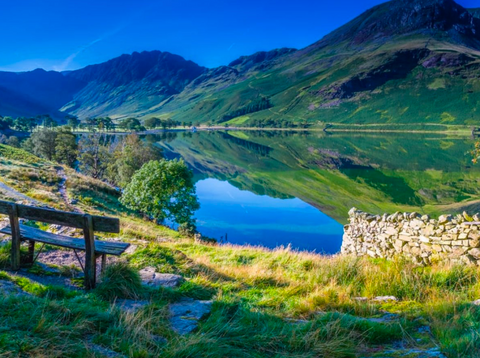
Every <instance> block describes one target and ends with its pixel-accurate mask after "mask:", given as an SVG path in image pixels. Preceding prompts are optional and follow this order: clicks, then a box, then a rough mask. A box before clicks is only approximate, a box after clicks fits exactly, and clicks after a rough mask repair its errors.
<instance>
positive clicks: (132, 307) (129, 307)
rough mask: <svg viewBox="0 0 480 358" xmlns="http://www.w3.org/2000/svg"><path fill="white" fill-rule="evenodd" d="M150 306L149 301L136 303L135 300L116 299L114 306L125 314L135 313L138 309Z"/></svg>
mask: <svg viewBox="0 0 480 358" xmlns="http://www.w3.org/2000/svg"><path fill="white" fill-rule="evenodd" d="M148 304H150V302H149V301H142V300H140V301H136V300H129V299H118V300H116V301H115V306H117V307H118V308H120V309H121V310H124V311H126V312H130V313H135V312H137V311H138V310H139V309H141V308H143V307H145V306H147V305H148Z"/></svg>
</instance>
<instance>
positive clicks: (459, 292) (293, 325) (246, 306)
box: [0, 134, 480, 358]
mask: <svg viewBox="0 0 480 358" xmlns="http://www.w3.org/2000/svg"><path fill="white" fill-rule="evenodd" d="M253 137H255V136H254V135H253V134H252V136H249V138H248V139H250V140H258V142H260V143H265V141H264V140H263V139H262V138H256V137H255V138H253ZM243 139H245V138H243ZM299 140H300V141H302V142H305V143H304V144H303V146H307V147H310V146H312V145H311V144H310V139H309V137H300V138H299ZM392 143H393V144H392ZM395 143H396V142H395V141H393V142H391V143H390V142H389V140H388V139H383V140H382V141H380V142H379V143H376V142H375V143H373V144H372V143H371V142H362V141H361V140H359V141H357V142H356V143H355V145H356V151H357V153H362V152H364V151H365V152H366V151H369V152H370V151H371V152H374V151H373V150H371V146H372V145H373V146H378V148H377V150H378V149H379V148H380V146H382V145H385V146H386V147H390V146H392V145H394V144H395ZM452 143H454V145H453V146H452V145H451V144H450V139H448V138H447V139H443V140H442V143H440V144H439V145H442V146H446V147H448V150H449V151H450V152H451V151H459V152H460V151H462V150H463V149H462V148H463V147H462V146H460V148H457V146H458V144H457V142H456V141H452ZM327 144H329V146H330V147H331V148H332V151H333V150H336V147H334V146H333V144H335V142H334V141H330V142H327ZM342 144H343V142H342V141H340V142H339V143H337V147H341V145H342ZM427 144H429V145H431V143H427ZM312 147H313V146H312ZM402 147H405V148H406V149H408V150H409V151H415V150H416V149H415V146H414V144H412V143H409V142H408V143H407V142H405V143H403V145H402V146H398V145H397V146H395V148H397V149H398V148H402ZM275 148H276V149H277V147H275ZM313 148H317V147H313ZM207 150H208V148H207ZM249 150H254V149H249ZM288 150H289V152H288V153H290V155H291V156H292V157H293V159H292V158H291V157H289V156H284V157H277V158H278V161H277V162H278V163H280V162H281V163H288V164H289V165H291V163H293V162H295V161H296V160H297V161H298V160H300V161H301V162H304V163H309V162H310V159H309V158H302V157H297V156H298V154H297V153H299V152H300V150H294V147H293V146H291V147H289V148H288ZM278 152H279V150H275V151H274V152H273V153H274V154H273V155H276V156H278V155H280V154H278ZM312 153H313V154H311V155H312V156H313V155H316V154H315V152H314V151H312ZM439 153H442V152H439ZM319 154H322V153H319ZM385 155H388V152H387V153H386V154H385V152H384V155H383V157H385ZM396 155H397V156H398V155H399V154H398V153H397V154H396ZM248 158H249V157H248V156H246V157H245V158H244V159H243V160H246V161H247V160H248ZM375 160H376V159H375ZM435 160H437V158H434V159H433V160H432V161H431V162H430V163H429V166H428V167H429V168H431V170H430V171H427V172H425V173H424V174H422V175H420V174H416V175H415V176H412V177H411V178H410V177H409V176H408V175H407V174H408V173H404V172H401V171H399V170H396V171H397V172H399V173H400V174H401V175H404V177H405V178H406V179H405V181H406V182H407V183H408V184H409V185H413V184H410V183H409V182H408V180H411V181H414V182H415V183H416V185H418V186H419V187H421V188H426V187H428V185H427V183H429V180H430V182H431V180H432V178H433V179H435V180H436V182H440V181H442V182H443V181H445V180H446V179H448V180H447V181H455V180H458V178H456V177H455V173H452V174H444V173H443V172H442V171H438V170H434V169H435V168H436V166H435ZM376 161H377V162H378V163H382V162H381V160H376ZM11 163H12V167H15V168H17V167H19V168H21V167H22V165H23V166H26V167H25V168H28V173H30V171H31V170H33V168H32V167H31V166H30V165H27V164H25V163H23V164H22V163H20V162H17V161H11ZM232 163H233V164H235V165H236V164H238V163H241V162H240V161H239V160H237V161H235V160H233V161H232ZM397 164H398V163H397V162H395V161H393V162H389V167H388V168H389V169H388V170H387V169H383V170H382V174H383V175H386V176H388V175H392V173H390V172H389V170H391V171H394V170H395V165H397ZM4 165H5V168H4V170H7V165H6V164H4ZM282 165H283V164H282ZM415 165H419V166H421V165H424V163H422V162H421V160H419V161H418V162H417V163H416V164H415ZM452 165H453V164H452ZM0 169H1V168H0ZM279 169H282V167H281V166H280V167H279ZM447 169H448V168H445V170H446V171H447ZM38 170H40V169H38ZM282 171H283V172H284V173H286V174H282V175H283V177H282V178H283V180H284V181H285V183H291V181H289V180H285V178H290V179H292V178H293V179H295V180H297V181H296V182H298V183H300V182H301V178H304V176H302V175H300V173H299V171H297V170H282ZM260 172H261V171H260ZM279 172H280V171H279ZM312 172H313V174H312ZM34 173H35V175H25V178H24V179H22V180H23V185H33V183H36V182H39V183H42V185H45V186H48V185H47V183H48V180H46V179H38V178H39V173H40V172H38V171H34ZM309 173H310V174H309V175H312V178H314V179H315V180H316V181H315V182H316V183H318V182H321V180H323V179H322V176H319V174H318V173H320V174H321V175H323V178H327V172H326V171H325V172H321V171H317V172H314V171H309ZM337 174H338V173H337ZM337 174H335V175H333V178H332V179H331V180H330V181H327V180H326V179H325V182H326V183H334V182H337V183H338V178H339V175H337ZM350 174H352V173H350ZM275 175H277V176H278V173H277V174H276V173H272V177H273V176H275ZM297 176H298V177H297ZM350 176H351V177H353V175H350ZM40 177H41V175H40ZM263 177H264V178H268V177H269V176H268V173H265V172H264V176H263ZM45 178H48V176H46V177H45ZM348 178H349V177H348V175H345V180H347V179H348ZM362 178H363V179H362V180H367V179H368V178H366V177H365V176H364V177H362ZM84 179H85V178H83V177H82V176H80V175H78V174H75V173H69V180H68V181H67V188H68V190H69V195H71V196H72V197H75V198H78V197H79V196H82V197H90V198H91V203H92V205H87V204H85V203H84V202H83V201H80V202H79V204H78V207H79V208H82V209H83V210H86V211H88V212H92V213H96V214H106V215H115V216H118V217H120V218H121V222H122V227H121V230H122V232H121V238H122V239H124V240H127V241H131V242H133V243H134V244H135V245H137V246H138V248H137V250H136V251H135V252H134V253H132V254H129V255H124V259H125V260H126V261H125V262H119V263H116V264H114V265H112V266H109V267H107V269H106V271H105V273H104V276H103V278H102V283H101V284H99V285H98V287H97V289H96V290H94V291H92V292H89V293H86V292H84V291H71V290H68V289H66V288H63V287H58V286H52V285H43V284H40V283H37V282H34V281H31V280H29V279H27V278H24V277H21V276H17V275H12V274H11V273H9V272H8V271H0V280H7V281H11V282H14V283H15V284H16V285H18V286H19V287H20V288H21V289H22V290H24V291H25V292H27V293H29V294H30V295H29V296H14V295H10V294H3V293H1V292H0V307H2V309H1V310H0V355H2V356H6V357H10V356H11V357H17V356H25V357H28V356H35V357H65V356H68V357H101V356H102V354H100V353H98V351H97V350H96V349H95V347H96V346H101V347H104V348H106V349H109V350H113V351H115V352H118V353H121V354H124V355H126V356H129V357H166V358H177V357H178V358H180V357H182V358H186V357H210V358H217V357H218V358H223V357H225V356H230V357H247V358H260V357H307V358H310V357H312V358H313V357H359V356H369V357H374V356H376V355H379V354H380V356H383V357H385V356H387V355H386V354H384V352H385V351H387V350H389V349H392V347H394V346H395V342H398V341H402V342H404V343H405V344H406V345H408V346H411V347H416V348H424V347H434V346H436V345H438V346H439V347H440V348H441V350H442V352H443V353H444V354H446V355H447V357H449V358H451V357H467V358H469V357H471V358H473V357H478V356H479V355H480V336H479V335H478V333H477V332H478V330H479V329H480V323H479V322H480V307H477V306H475V305H472V304H471V302H472V301H474V300H476V299H478V298H480V268H477V267H466V266H448V265H434V266H432V267H417V266H414V265H413V264H411V263H409V262H407V261H404V260H402V259H400V258H399V259H397V260H394V261H385V260H372V259H366V258H354V257H345V256H321V255H316V254H312V253H306V252H295V251H291V250H289V249H285V248H283V249H277V250H265V249H262V248H257V247H247V246H245V247H240V246H233V245H222V246H218V245H207V244H202V243H199V242H195V241H194V240H192V239H188V238H185V237H182V236H181V235H180V234H179V233H178V232H175V231H173V230H170V229H169V228H167V227H162V226H157V225H155V224H154V223H152V222H150V221H147V220H144V219H143V218H141V217H139V216H138V215H135V214H134V213H131V212H128V211H127V210H125V209H124V208H122V207H121V205H120V204H119V203H118V193H117V192H116V191H115V190H114V189H112V188H110V187H109V186H108V185H106V184H103V183H101V182H99V181H96V180H92V179H85V180H84ZM293 179H292V180H293ZM463 179H467V178H463ZM52 182H53V183H55V180H53V181H52ZM29 183H32V184H29ZM347 183H348V181H347ZM462 183H463V184H462V185H464V186H467V184H468V183H465V181H463V182H462ZM473 183H474V182H472V185H473ZM397 184H398V183H397ZM285 185H286V184H285ZM442 185H443V184H442ZM468 185H469V184H468ZM307 188H308V186H305V189H307ZM331 188H334V187H332V186H331ZM300 189H302V188H300ZM297 190H298V188H297ZM357 190H362V189H357ZM399 200H403V197H400V198H399ZM8 261H9V247H8V245H7V246H3V247H0V267H1V268H5V266H7V265H8ZM147 266H149V267H154V268H155V270H156V271H158V272H163V273H175V274H179V275H182V276H183V277H184V278H185V281H184V282H183V283H182V284H181V285H180V286H179V287H177V288H171V289H170V288H169V289H163V288H160V289H152V288H144V287H142V286H141V285H140V281H139V277H138V270H140V269H142V268H145V267H147ZM390 295H393V296H395V297H397V298H398V301H392V302H383V303H382V302H374V301H371V300H367V301H365V302H364V301H359V300H357V299H356V298H357V297H367V298H369V299H371V298H374V297H377V296H390ZM187 297H188V298H193V299H200V300H213V302H214V304H213V310H212V312H211V314H210V316H208V317H207V318H205V319H204V320H202V321H201V322H200V325H199V328H198V330H197V331H195V332H194V333H192V334H190V335H187V336H179V335H178V334H177V333H175V332H174V331H173V330H172V327H171V326H170V323H169V320H168V316H169V309H168V305H169V304H171V303H174V302H177V301H179V300H181V299H183V298H187ZM120 298H129V299H142V300H146V301H147V302H150V304H148V305H147V306H145V307H143V308H141V309H140V310H138V311H136V312H125V311H122V310H120V309H118V308H117V307H116V306H115V304H114V302H115V301H116V300H117V299H120ZM385 312H390V313H395V314H398V319H396V320H393V321H391V322H376V321H372V320H371V318H379V317H382V315H383V314H384V313H385ZM426 325H427V326H429V327H430V328H431V331H432V336H431V337H430V336H428V335H427V336H425V335H423V336H422V335H420V334H419V333H418V329H419V328H420V327H422V326H426ZM165 339H166V340H165ZM93 345H96V346H93Z"/></svg>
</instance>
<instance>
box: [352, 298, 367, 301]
mask: <svg viewBox="0 0 480 358" xmlns="http://www.w3.org/2000/svg"><path fill="white" fill-rule="evenodd" d="M352 300H354V301H358V302H367V301H368V298H367V297H352Z"/></svg>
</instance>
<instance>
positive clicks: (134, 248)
mask: <svg viewBox="0 0 480 358" xmlns="http://www.w3.org/2000/svg"><path fill="white" fill-rule="evenodd" d="M137 247H138V246H137V245H134V244H130V246H129V247H128V248H127V249H126V250H125V252H124V253H125V254H127V255H131V254H133V253H134V252H135V251H137Z"/></svg>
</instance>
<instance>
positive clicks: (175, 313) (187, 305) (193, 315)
mask: <svg viewBox="0 0 480 358" xmlns="http://www.w3.org/2000/svg"><path fill="white" fill-rule="evenodd" d="M212 303H213V302H212V301H195V300H193V299H191V298H188V299H184V300H182V301H180V302H178V303H173V304H171V305H170V324H171V326H172V329H173V330H174V331H175V332H177V333H178V334H180V335H185V334H188V333H191V332H193V331H194V330H195V329H196V328H197V327H198V321H199V320H201V319H202V318H204V317H205V316H207V315H208V314H209V313H210V312H211V310H212Z"/></svg>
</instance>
